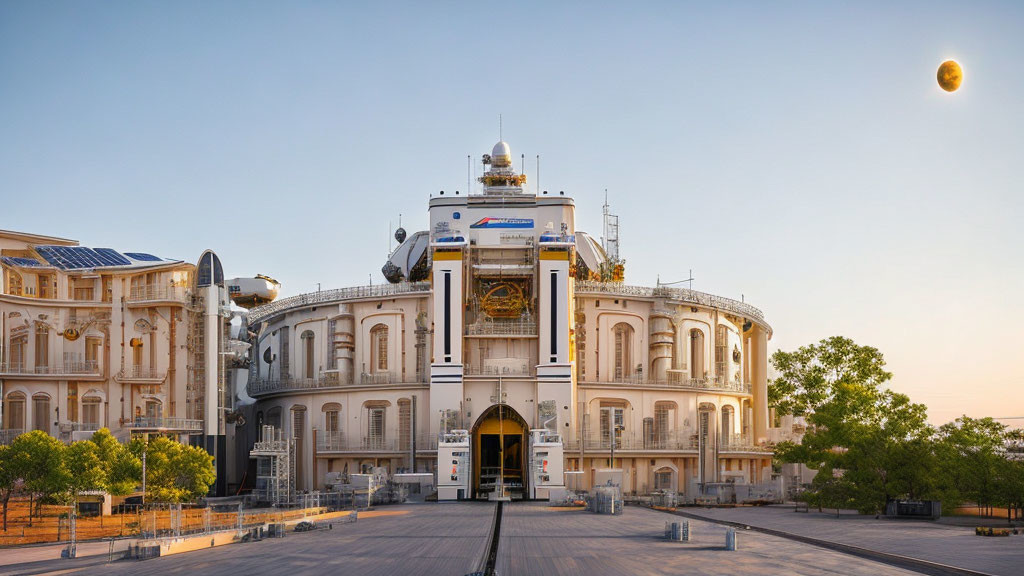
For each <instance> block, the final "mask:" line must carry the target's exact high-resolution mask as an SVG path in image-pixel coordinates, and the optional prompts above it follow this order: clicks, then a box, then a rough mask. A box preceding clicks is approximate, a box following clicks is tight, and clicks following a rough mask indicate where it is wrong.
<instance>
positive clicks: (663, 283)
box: [658, 268, 693, 290]
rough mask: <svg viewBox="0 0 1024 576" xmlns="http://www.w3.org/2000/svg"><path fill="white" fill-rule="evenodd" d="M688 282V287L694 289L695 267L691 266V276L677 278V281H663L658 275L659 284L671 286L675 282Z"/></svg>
mask: <svg viewBox="0 0 1024 576" xmlns="http://www.w3.org/2000/svg"><path fill="white" fill-rule="evenodd" d="M683 282H687V289H688V290H693V268H690V277H689V278H687V279H685V280H676V281H675V282H662V281H661V277H660V276H659V277H658V286H671V285H673V284H682V283H683Z"/></svg>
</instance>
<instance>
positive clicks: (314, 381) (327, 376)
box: [248, 372, 352, 397]
mask: <svg viewBox="0 0 1024 576" xmlns="http://www.w3.org/2000/svg"><path fill="white" fill-rule="evenodd" d="M351 383H352V382H351V380H346V381H344V382H343V381H342V379H341V377H340V375H339V374H338V373H337V372H324V373H322V374H320V375H319V376H317V377H316V378H291V377H285V378H251V377H250V378H249V384H248V390H249V396H252V397H256V396H261V395H264V394H275V393H277V392H287V391H290V390H319V389H322V388H337V387H339V386H344V385H346V384H351Z"/></svg>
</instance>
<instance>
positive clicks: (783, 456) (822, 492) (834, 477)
mask: <svg viewBox="0 0 1024 576" xmlns="http://www.w3.org/2000/svg"><path fill="white" fill-rule="evenodd" d="M772 365H773V366H774V367H775V369H776V370H777V371H778V374H779V375H778V377H777V378H775V379H774V380H773V381H772V383H771V386H770V387H769V399H770V401H771V402H772V405H773V406H774V407H775V409H776V411H777V412H779V413H782V414H795V415H798V416H804V417H806V419H807V422H808V431H807V433H806V434H805V435H804V437H803V440H802V442H801V443H800V444H794V443H791V442H783V443H780V444H779V445H778V446H777V447H776V456H777V457H778V458H779V459H780V460H782V461H785V462H800V463H803V464H806V465H807V466H808V467H810V468H812V469H815V470H817V471H818V474H817V476H816V477H815V479H814V481H813V482H812V486H811V490H812V491H813V492H815V493H816V494H811V495H810V496H809V498H810V499H812V500H814V501H815V502H816V503H817V504H818V505H819V507H821V506H830V507H840V506H852V507H854V508H857V509H858V510H860V511H862V512H865V513H867V512H871V513H877V512H879V511H881V510H882V509H883V508H884V506H885V503H886V502H887V501H888V500H889V499H892V498H898V497H912V498H923V497H928V496H929V495H930V494H931V493H932V492H933V491H934V487H933V486H932V482H931V479H930V477H929V474H931V473H932V471H933V470H934V468H935V462H934V457H933V450H932V447H931V441H930V436H931V434H932V429H931V427H930V426H929V425H928V423H927V414H926V409H925V407H924V406H923V405H921V404H914V403H913V402H911V401H910V398H908V397H907V396H905V395H903V394H898V393H895V392H892V391H891V390H887V389H883V388H882V385H883V384H884V383H885V382H887V381H889V380H890V379H891V378H892V374H890V373H889V372H887V371H886V370H885V360H884V358H883V356H882V354H881V352H879V351H878V350H877V349H876V348H872V347H870V346H859V345H857V344H856V343H854V342H853V341H852V340H850V339H848V338H843V337H833V338H827V339H825V340H822V341H821V342H820V343H818V344H813V345H810V346H804V347H802V348H800V349H798V350H796V351H795V352H785V351H781V350H780V351H778V352H776V353H775V354H773V355H772Z"/></svg>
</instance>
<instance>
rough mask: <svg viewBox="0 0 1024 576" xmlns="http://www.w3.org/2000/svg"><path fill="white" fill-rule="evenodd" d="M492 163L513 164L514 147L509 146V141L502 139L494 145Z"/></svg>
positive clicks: (496, 164)
mask: <svg viewBox="0 0 1024 576" xmlns="http://www.w3.org/2000/svg"><path fill="white" fill-rule="evenodd" d="M491 163H492V164H494V165H495V166H511V165H512V149H511V148H509V147H508V142H504V141H502V142H498V143H497V144H495V145H494V148H493V149H492V150H491Z"/></svg>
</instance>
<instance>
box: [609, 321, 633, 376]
mask: <svg viewBox="0 0 1024 576" xmlns="http://www.w3.org/2000/svg"><path fill="white" fill-rule="evenodd" d="M612 341H613V342H614V346H615V379H616V380H619V379H622V378H629V377H630V376H632V375H633V327H632V326H630V325H629V324H627V323H625V322H619V323H618V324H616V325H615V326H613V327H612Z"/></svg>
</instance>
